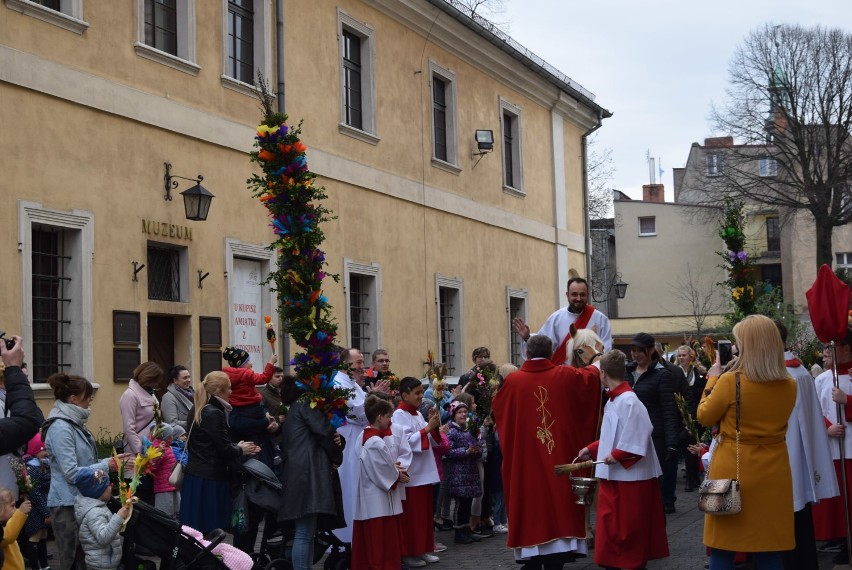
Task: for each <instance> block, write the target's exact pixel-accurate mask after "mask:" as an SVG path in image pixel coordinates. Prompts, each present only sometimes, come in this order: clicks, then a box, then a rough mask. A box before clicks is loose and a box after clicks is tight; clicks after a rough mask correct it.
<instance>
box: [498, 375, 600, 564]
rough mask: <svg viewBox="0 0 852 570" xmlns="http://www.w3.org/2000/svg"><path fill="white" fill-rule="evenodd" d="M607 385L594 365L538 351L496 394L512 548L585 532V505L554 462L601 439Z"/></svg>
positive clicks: (581, 535)
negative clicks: (576, 364) (557, 362)
mask: <svg viewBox="0 0 852 570" xmlns="http://www.w3.org/2000/svg"><path fill="white" fill-rule="evenodd" d="M601 390H602V389H601V383H600V373H599V371H598V369H597V368H596V367H594V366H589V367H586V368H572V367H569V366H554V365H553V364H552V363H551V362H550V361H549V360H545V359H537V360H528V361H526V362H524V364H523V366H521V369H520V370H519V371H518V372H514V373H512V374H510V375H509V376H508V377H507V378H506V381H505V383H504V384H503V386H502V387H501V388H500V390H499V391H498V392H497V394H496V395H495V397H494V402H493V405H492V407H493V410H494V418H495V423H496V426H497V427H496V429H497V432H498V434H499V436H500V448H501V450H502V452H503V493H504V495H505V499H506V505H507V511H508V513H509V536H508V542H507V545H508V546H509V547H510V548H519V547H526V546H537V545H541V544H545V543H548V542H551V541H553V540H556V539H559V538H577V539H580V540H582V539H585V537H586V525H585V512H584V507H583V506H582V505H577V504H575V503H574V501H575V500H576V497H575V496H574V493H573V491H572V490H571V480H570V478H569V477H567V476H562V477H557V476H556V473H555V472H554V466H556V465H560V464H565V463H571V461H573V460H574V458H575V457H577V452H578V451H579V450H580V449H582V448H583V447H584V446H585V445H586V444H587V443H588V442H590V441H594V440H595V439H597V424H598V418H599V416H600V408H601ZM584 476H587V477H588V476H589V475H588V474H585V475H584Z"/></svg>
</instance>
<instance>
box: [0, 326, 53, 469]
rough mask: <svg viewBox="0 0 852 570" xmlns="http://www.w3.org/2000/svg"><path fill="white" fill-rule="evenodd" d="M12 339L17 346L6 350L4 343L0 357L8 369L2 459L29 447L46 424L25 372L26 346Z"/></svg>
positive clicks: (0, 444) (0, 436) (0, 434)
mask: <svg viewBox="0 0 852 570" xmlns="http://www.w3.org/2000/svg"><path fill="white" fill-rule="evenodd" d="M12 339H13V340H14V342H15V346H14V347H12V348H11V349H7V348H6V342H5V340H4V339H0V357H2V359H3V365H4V366H5V367H6V368H5V370H4V371H3V376H4V378H5V382H6V417H4V418H2V419H0V455H5V454H7V453H12V452H14V451H17V450H19V449H20V448H21V447H23V446H25V445H26V444H27V442H28V441H29V440H30V439H32V437H33V436H34V435H35V434H36V433H37V432H38V430H39V428H40V427H41V424H43V423H44V415H43V414H42V413H41V410H40V409H39V407H38V406H37V405H36V403H35V398H33V391H32V388H30V383H29V381H28V380H27V377H26V375H25V374H24V373H23V372H21V365H22V364H23V363H24V344H23V340H22V339H21V337H19V336H14V337H12Z"/></svg>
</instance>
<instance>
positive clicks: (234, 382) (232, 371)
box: [222, 362, 275, 406]
mask: <svg viewBox="0 0 852 570" xmlns="http://www.w3.org/2000/svg"><path fill="white" fill-rule="evenodd" d="M222 372H224V373H225V374H227V375H228V378H230V379H231V397H230V398H228V402H229V403H230V404H231V405H232V406H249V405H251V404H257V403H258V402H260V401H261V400H262V399H263V397H262V396H261V395H260V392H258V391H257V390H256V389H255V386H259V385H261V384H267V383H268V382H269V381H270V380H271V379H272V374H273V373H274V372H275V367H274V366H273V365H271V364H269V363H268V362H267V363H266V366H265V367H264V368H263V374H258V373H257V372H255V371H254V370H252V369H251V368H231V367H230V366H226V367H225V368H223V369H222Z"/></svg>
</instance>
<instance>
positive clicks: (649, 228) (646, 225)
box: [639, 216, 657, 236]
mask: <svg viewBox="0 0 852 570" xmlns="http://www.w3.org/2000/svg"><path fill="white" fill-rule="evenodd" d="M639 235H640V236H655V235H657V217H656V216H640V217H639Z"/></svg>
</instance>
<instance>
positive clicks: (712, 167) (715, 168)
mask: <svg viewBox="0 0 852 570" xmlns="http://www.w3.org/2000/svg"><path fill="white" fill-rule="evenodd" d="M724 165H725V157H724V156H722V155H721V154H718V153H711V154H708V155H707V176H721V175H722V172H723V171H724Z"/></svg>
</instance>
